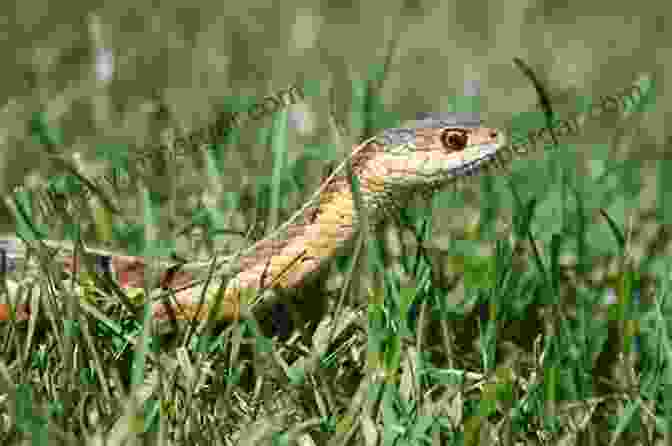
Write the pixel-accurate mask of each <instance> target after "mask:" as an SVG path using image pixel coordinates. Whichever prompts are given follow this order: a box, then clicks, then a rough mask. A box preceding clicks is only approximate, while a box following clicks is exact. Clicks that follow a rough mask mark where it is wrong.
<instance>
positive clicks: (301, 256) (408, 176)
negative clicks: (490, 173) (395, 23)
mask: <svg viewBox="0 0 672 446" xmlns="http://www.w3.org/2000/svg"><path fill="white" fill-rule="evenodd" d="M503 145H504V141H503V137H502V134H501V133H500V132H499V131H497V130H496V129H492V128H487V127H482V126H481V124H480V121H477V120H474V119H472V115H467V114H455V113H450V114H435V115H426V116H425V118H424V119H420V120H416V121H412V122H410V123H409V124H407V125H406V126H404V127H401V128H393V129H388V130H385V131H383V132H382V133H381V134H379V135H378V136H375V137H373V138H371V139H369V140H366V141H364V142H363V143H362V144H360V145H357V146H355V148H354V149H353V151H352V154H351V155H350V161H351V163H352V171H353V174H354V175H356V176H357V178H358V180H359V187H360V191H361V197H362V200H363V206H364V207H365V208H366V211H367V216H368V218H369V220H370V221H371V223H372V224H374V225H375V224H376V223H378V222H380V221H381V220H383V219H384V218H385V216H386V214H388V213H389V212H390V210H391V209H394V208H397V207H399V206H403V205H404V203H405V202H406V200H407V199H408V198H409V197H411V196H413V195H414V194H416V193H425V194H426V193H430V192H432V191H434V190H435V189H438V188H441V187H443V186H445V185H447V184H448V183H450V182H453V181H455V180H456V179H458V178H460V177H464V176H469V175H472V174H474V173H475V172H477V171H479V170H481V169H483V168H484V167H485V166H488V165H489V164H490V161H491V160H493V159H494V157H495V155H496V153H497V151H498V150H499V149H500V148H501V147H503ZM358 223H359V218H358V216H357V212H356V210H355V205H354V198H353V195H352V191H351V186H350V183H349V181H348V176H347V175H346V174H345V173H340V174H338V175H335V176H332V177H331V178H330V179H328V180H327V181H326V182H325V183H324V184H323V187H322V190H321V192H320V193H319V194H318V195H317V198H316V200H315V201H314V202H313V203H312V204H311V205H310V206H308V207H306V209H304V210H303V211H302V212H301V213H300V214H299V215H298V218H296V220H295V221H293V222H292V223H291V224H289V225H287V226H286V228H285V229H284V231H282V232H281V234H280V237H271V238H266V239H264V240H261V241H260V242H258V243H257V244H255V245H254V246H253V248H252V249H251V250H249V251H248V252H247V253H246V254H245V255H243V256H242V257H240V258H239V259H238V262H239V270H240V272H239V273H238V274H237V275H236V276H234V277H233V279H231V280H230V281H229V283H228V285H227V287H226V289H225V291H224V294H223V298H222V302H221V304H220V307H219V311H218V313H217V314H216V316H215V317H216V318H218V319H223V320H235V319H238V318H239V317H240V316H241V293H242V291H243V290H249V289H253V290H260V289H265V288H269V287H272V288H275V289H281V290H288V289H295V288H297V287H299V286H301V284H303V283H304V282H305V281H306V280H307V279H308V278H309V277H311V275H313V273H315V272H316V271H318V270H320V269H321V268H322V267H323V266H324V265H325V264H326V263H327V262H328V261H329V260H331V259H333V258H334V257H335V256H338V255H342V254H343V253H344V252H345V251H346V250H347V249H348V247H349V245H350V243H349V242H350V241H351V240H352V239H353V237H354V235H355V234H356V233H357V230H358ZM199 297H200V296H196V297H194V293H189V294H187V293H184V294H179V293H178V295H177V299H176V302H175V305H174V306H173V308H172V309H169V308H168V307H167V306H166V304H165V303H162V302H158V303H156V304H155V305H154V307H153V314H154V317H155V318H157V319H166V318H168V317H171V314H175V315H176V316H177V317H178V318H179V319H191V318H194V317H196V318H199V319H202V318H204V317H206V316H207V315H208V313H209V306H208V303H207V302H206V304H205V305H200V303H199V302H198V300H199V299H198V298H199Z"/></svg>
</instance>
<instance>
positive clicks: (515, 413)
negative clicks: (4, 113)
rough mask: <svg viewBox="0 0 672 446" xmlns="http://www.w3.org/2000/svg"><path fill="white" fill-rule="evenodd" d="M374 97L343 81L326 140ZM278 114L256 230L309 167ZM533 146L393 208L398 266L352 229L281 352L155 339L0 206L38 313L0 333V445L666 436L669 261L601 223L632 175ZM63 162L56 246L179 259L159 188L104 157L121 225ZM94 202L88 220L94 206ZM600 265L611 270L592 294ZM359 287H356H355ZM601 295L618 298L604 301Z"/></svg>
mask: <svg viewBox="0 0 672 446" xmlns="http://www.w3.org/2000/svg"><path fill="white" fill-rule="evenodd" d="M384 71H385V70H383V72H384ZM381 84H382V81H381V80H380V78H379V77H377V78H375V79H374V81H368V80H365V81H361V82H360V83H357V82H353V97H356V98H357V100H354V99H353V101H352V103H353V104H355V105H358V107H359V108H357V107H355V108H354V109H353V110H351V120H350V122H351V130H352V129H354V133H356V134H350V135H346V134H345V133H344V132H343V129H339V128H338V126H337V125H335V126H334V127H335V129H337V130H335V131H337V133H338V135H339V139H338V141H339V144H346V142H345V140H346V139H351V140H356V139H358V137H359V136H360V135H359V133H361V135H364V136H368V135H370V134H372V133H375V130H378V129H380V128H384V127H386V126H388V125H389V123H388V122H387V119H389V118H388V116H387V115H385V114H382V113H379V111H380V110H379V109H378V107H376V106H375V104H378V103H379V102H377V101H379V99H380V98H379V97H378V96H377V95H378V91H379V89H380V85H381ZM363 92H364V93H363ZM632 105H633V106H634V105H637V104H632ZM285 115H286V113H285V112H281V113H278V114H277V115H276V117H275V119H274V122H273V127H272V129H271V131H270V132H266V133H265V134H264V135H266V136H267V137H264V138H261V139H262V141H263V142H266V141H268V142H269V145H270V149H271V151H272V153H273V160H274V164H273V173H272V175H271V176H270V181H269V182H267V183H265V184H260V185H259V188H258V196H257V197H256V202H257V204H258V205H259V206H260V207H262V209H260V211H259V213H260V214H262V215H265V216H267V218H266V227H265V232H266V233H269V232H271V231H273V230H274V229H275V228H276V227H277V225H278V224H279V223H280V222H282V221H283V219H284V218H285V217H286V215H284V213H283V209H285V207H286V203H285V201H283V200H284V198H283V197H286V196H287V195H288V194H289V193H290V192H292V191H296V190H297V189H299V188H300V186H301V184H300V181H301V178H302V177H303V176H304V175H305V174H306V172H304V171H303V169H305V164H304V163H303V162H302V161H303V160H299V161H297V162H295V163H294V164H291V165H290V164H288V162H287V138H288V128H287V125H286V122H287V120H286V116H285ZM381 116H383V117H384V118H385V121H384V122H383V121H381V120H380V119H378V120H377V118H380V117H381ZM547 117H548V116H547ZM334 118H335V117H334ZM333 121H334V122H336V121H337V119H334V120H333ZM514 121H515V120H514ZM515 122H516V124H517V125H519V126H520V128H518V129H517V131H518V134H522V135H523V136H521V138H523V139H524V138H527V139H528V140H529V139H530V138H531V137H534V138H538V136H539V134H537V133H529V130H530V128H533V127H534V125H537V124H538V122H534V123H532V124H530V121H529V120H527V121H525V120H518V121H515ZM543 125H545V124H544V123H541V126H543ZM526 126H527V127H526ZM35 128H36V132H37V136H39V137H41V138H42V140H43V141H44V144H45V146H49V147H53V146H55V145H56V144H57V143H56V142H54V141H52V140H51V139H49V133H48V131H47V129H46V128H45V127H44V126H42V127H40V126H36V127H35ZM540 139H541V138H538V139H537V141H531V144H532V145H535V144H536V145H544V146H546V145H550V146H551V148H552V149H553V150H549V151H548V152H544V153H543V154H542V153H541V152H539V154H541V155H543V156H542V157H541V159H534V160H533V161H528V160H526V159H525V157H523V156H521V157H520V158H521V159H520V160H515V161H514V162H513V163H512V164H511V166H510V168H511V171H510V172H500V174H499V175H497V176H496V177H494V176H488V175H485V176H481V177H479V178H478V179H477V180H476V181H472V182H471V184H470V185H464V186H465V187H464V188H460V189H459V190H458V189H456V190H454V191H450V190H448V191H445V192H442V193H440V194H437V195H436V196H435V197H434V198H433V200H432V203H430V204H429V205H424V206H414V207H409V208H404V209H402V210H401V212H400V215H398V222H397V223H398V224H397V232H398V233H399V237H398V238H399V239H400V240H402V241H403V240H408V239H409V238H410V241H408V242H405V243H402V244H401V247H400V249H401V251H402V253H403V255H399V256H396V258H393V259H391V258H390V255H389V252H388V250H386V249H385V241H384V239H383V238H382V237H379V236H378V235H377V234H378V233H377V232H376V231H373V230H367V231H363V232H362V234H361V236H360V238H359V239H358V240H357V243H356V244H355V251H354V252H355V254H354V255H353V256H352V260H351V259H337V260H336V263H337V267H338V269H339V270H340V272H341V274H343V275H344V276H345V278H344V280H343V283H344V284H346V285H344V286H343V287H342V289H341V290H340V291H338V292H337V293H336V294H337V296H328V295H326V294H325V292H324V291H323V292H321V294H320V295H318V296H315V295H310V296H308V298H309V299H312V300H318V299H329V300H330V302H332V303H333V304H332V305H331V307H330V309H329V311H328V312H327V313H324V314H322V315H321V318H320V319H319V320H318V321H315V322H316V323H317V325H308V326H300V325H299V326H296V325H295V326H294V331H293V333H291V334H290V335H289V336H285V337H274V338H269V337H268V336H269V334H272V333H268V332H267V331H266V332H265V331H264V330H263V329H262V325H260V324H259V323H258V322H257V321H255V320H254V319H250V320H244V321H241V322H240V323H236V324H229V325H224V326H222V325H217V324H211V323H210V324H202V325H199V326H197V325H192V326H190V327H187V326H181V327H179V330H178V331H177V332H176V333H172V334H170V335H160V334H157V332H155V331H153V327H152V324H151V321H150V319H149V317H148V316H147V315H148V311H147V309H148V307H147V305H144V306H143V305H142V300H143V299H141V297H142V296H143V295H144V296H153V295H154V294H156V293H155V291H154V290H151V289H150V286H149V284H150V283H151V280H149V279H148V280H147V283H146V286H145V290H144V292H143V294H139V295H137V296H126V295H125V294H123V293H121V294H120V293H119V292H118V290H117V291H115V290H114V289H109V288H106V287H105V286H104V285H101V283H104V279H102V278H97V277H95V274H93V276H94V277H92V280H91V281H89V282H87V283H86V284H85V285H84V286H77V285H76V284H75V283H74V281H63V280H61V279H60V276H61V275H60V274H59V273H58V271H57V269H58V265H56V264H55V263H54V262H53V261H50V255H49V252H48V251H47V248H46V247H45V246H41V245H40V243H39V237H37V240H35V238H36V237H32V238H31V234H32V235H36V234H40V233H42V234H47V233H50V232H49V230H48V228H47V226H46V225H45V224H44V222H43V221H42V222H40V220H41V219H43V218H44V216H40V215H39V211H38V210H37V209H36V207H37V205H36V203H35V200H32V201H31V195H30V193H29V192H26V191H23V192H21V193H19V194H17V195H16V197H15V199H14V200H9V201H8V204H9V205H10V206H11V207H12V208H13V209H14V210H15V215H16V216H17V233H18V234H19V235H20V236H22V237H23V238H25V239H26V243H27V244H28V245H30V246H31V250H32V252H34V253H35V255H36V256H37V257H38V259H39V261H38V263H39V267H38V268H36V269H32V270H25V271H22V272H20V274H19V275H18V277H16V276H15V277H13V278H7V277H3V283H4V284H5V290H11V291H6V293H7V292H11V293H13V294H15V295H16V296H20V298H19V299H18V300H20V301H26V300H27V301H31V302H32V307H33V308H38V306H39V307H40V311H39V312H35V313H34V314H33V317H31V319H30V320H29V321H28V322H27V323H14V322H11V323H5V324H4V325H3V326H2V327H0V331H1V332H2V337H1V338H0V339H2V345H1V346H0V349H1V350H0V351H1V352H2V355H1V359H0V386H1V387H0V389H1V390H0V414H1V416H2V427H1V428H0V438H1V442H2V444H19V443H22V442H25V441H30V442H32V444H54V443H59V444H75V443H77V444H79V443H83V444H103V441H107V443H106V444H115V445H116V444H178V443H179V444H181V443H187V444H240V445H252V444H274V445H285V444H287V445H288V444H292V442H302V443H300V444H310V442H309V440H308V438H309V439H310V440H312V441H313V442H314V444H327V445H338V444H346V443H347V442H348V441H350V442H351V443H355V444H366V445H374V444H383V445H403V444H408V445H420V444H427V445H429V444H455V445H458V444H463V445H477V444H491V443H492V441H494V439H498V440H499V441H502V442H503V443H505V444H513V443H514V442H525V443H538V442H553V443H556V442H560V441H570V442H578V441H581V442H585V444H623V443H625V442H626V441H627V442H642V443H643V444H653V442H654V441H658V440H659V439H661V438H663V439H666V438H668V437H669V434H668V432H669V429H670V421H668V420H672V413H671V412H672V406H671V405H670V401H672V399H670V398H668V397H667V396H668V392H667V385H668V383H669V382H670V366H669V362H670V359H671V356H670V355H671V353H672V350H671V348H670V337H669V336H668V334H667V326H668V322H667V321H669V320H672V319H671V318H670V303H669V298H668V285H669V280H668V279H667V277H669V273H668V270H669V263H668V262H667V259H665V258H659V259H645V260H646V262H640V263H639V264H638V263H636V262H635V260H634V258H633V256H632V255H631V250H632V247H633V243H635V242H634V241H633V238H632V237H631V235H630V234H631V233H632V230H633V228H632V224H630V225H628V224H623V222H622V221H620V219H618V218H615V217H614V215H615V214H616V212H615V211H614V210H617V209H618V206H627V204H628V203H633V202H634V203H636V202H637V193H638V191H637V187H636V186H637V185H636V184H634V186H632V185H633V182H632V181H628V179H629V178H632V176H631V174H632V172H631V171H630V170H628V166H627V165H625V164H619V163H617V162H614V161H612V160H608V159H603V160H601V163H599V162H598V164H599V166H598V167H596V169H595V171H593V172H591V176H590V177H580V176H578V175H574V172H575V168H576V163H577V160H576V158H575V155H576V154H575V153H573V151H572V150H573V148H572V146H571V145H568V144H564V143H557V142H554V143H553V144H546V143H544V142H543V141H540ZM229 142H230V141H229ZM528 142H529V141H528ZM217 150H219V151H220V152H217ZM224 150H228V147H227V146H226V145H222V146H217V147H215V148H214V150H209V151H207V152H204V153H203V154H202V156H204V157H205V163H204V164H205V166H206V168H205V169H204V172H205V177H204V181H205V182H207V184H208V185H209V187H212V188H213V190H214V191H220V189H221V187H219V186H218V185H219V184H221V182H220V180H221V178H218V177H219V176H221V175H222V173H221V171H219V170H218V168H217V166H218V165H220V164H221V163H218V162H217V159H221V158H217V157H221V155H222V153H223V151H224ZM319 152H320V151H319V150H318V151H315V153H319ZM325 153H332V152H331V151H330V150H325ZM537 158H539V157H537ZM166 159H167V161H166V165H165V166H161V165H160V163H158V164H157V165H153V166H152V169H154V173H156V171H157V170H158V171H160V170H161V169H164V170H165V169H174V170H172V172H177V166H175V165H173V164H171V163H175V162H176V160H175V159H174V158H173V159H171V158H170V157H167V158H166ZM122 161H123V162H122ZM598 161H599V160H598ZM63 163H66V164H67V162H66V161H63ZM65 167H66V171H67V172H69V176H65V177H63V178H62V180H63V181H64V182H63V183H58V182H55V181H54V182H52V184H51V185H50V187H51V188H52V190H53V189H54V188H59V187H60V188H61V189H59V190H58V192H60V193H61V194H62V195H65V196H68V197H70V200H71V201H70V203H71V207H70V208H68V209H65V208H60V209H57V207H56V206H53V208H54V209H56V211H57V213H58V217H59V218H58V221H59V222H61V221H62V222H63V225H62V230H63V234H64V235H65V236H69V237H71V238H73V239H75V240H79V239H80V238H82V237H83V235H84V234H85V232H86V230H87V226H86V222H89V221H92V222H93V225H92V226H91V227H90V228H89V230H95V231H96V233H97V234H99V236H100V234H107V237H108V238H109V237H110V234H112V237H113V238H116V239H117V241H121V242H123V245H125V246H127V247H135V251H136V253H138V254H143V255H145V256H147V258H148V259H151V258H155V257H160V256H162V255H165V254H166V253H167V252H169V251H170V250H171V249H173V248H174V247H173V246H171V245H170V244H166V243H164V242H162V240H173V239H174V237H175V233H169V234H166V233H165V232H162V231H163V230H162V229H160V226H161V225H160V220H161V218H173V219H174V218H175V205H174V203H173V202H174V201H175V200H177V197H176V193H175V190H176V185H175V184H170V185H166V184H164V183H159V182H157V181H156V179H155V178H153V177H152V176H151V175H149V174H148V175H144V174H140V173H142V172H140V173H138V172H133V171H132V169H131V168H129V165H128V164H126V163H125V161H124V160H121V161H119V162H118V163H117V164H114V162H113V163H112V168H113V169H119V170H122V171H123V172H122V174H123V175H126V176H128V177H129V178H132V179H133V180H135V181H138V187H137V189H136V193H137V197H136V199H137V203H138V205H139V206H138V207H139V209H141V210H142V212H143V218H142V221H143V222H144V226H141V225H138V224H137V223H133V221H132V220H131V219H127V218H126V217H127V216H124V215H117V214H115V211H114V205H113V203H115V202H117V201H118V200H119V199H120V197H113V198H109V197H108V194H114V192H109V191H104V190H101V188H100V187H98V186H96V185H94V184H91V187H90V189H91V190H92V192H91V193H90V194H89V196H88V197H89V198H90V197H95V198H97V200H95V201H94V200H89V199H88V198H87V199H82V198H81V197H82V194H81V189H82V184H81V182H78V181H72V178H73V173H77V172H79V171H78V169H77V168H76V166H72V165H66V166H65ZM149 172H151V170H150V171H149ZM77 175H79V176H81V177H84V174H83V173H81V172H79V173H77ZM172 178H175V176H173V177H172ZM352 179H353V181H352V184H353V191H354V195H355V198H356V203H358V204H357V210H358V212H359V213H360V214H359V215H360V216H362V218H363V219H364V225H365V226H366V224H367V223H366V209H363V207H362V206H361V200H359V199H358V198H357V196H358V186H357V182H356V179H354V178H352ZM59 181H60V180H59ZM635 183H636V182H635ZM531 185H533V186H532V187H531ZM166 186H169V187H166ZM467 186H468V187H467ZM629 186H632V187H630V188H628V187H629ZM77 189H78V190H79V191H80V193H79V195H78V194H77ZM469 189H480V197H481V200H480V202H481V203H482V206H481V210H480V215H479V218H478V220H477V224H475V225H474V226H473V227H470V228H464V232H463V233H462V234H455V235H454V238H453V239H452V240H451V242H450V243H448V244H445V243H439V242H436V241H433V240H432V221H433V220H432V215H433V213H434V211H435V210H436V209H437V208H441V207H450V208H454V209H456V211H455V212H459V210H460V209H462V208H463V205H464V201H463V199H462V193H463V190H469ZM633 189H634V193H633ZM164 190H168V191H170V192H168V193H163V192H162V191H164ZM216 193H219V192H216ZM77 197H80V198H77ZM91 202H94V203H98V204H97V206H98V207H97V208H95V209H93V210H91V208H90V203H91ZM237 202H240V199H239V197H232V200H230V202H229V203H226V202H224V200H221V201H219V202H218V203H217V207H211V206H201V207H200V208H199V209H197V210H195V211H194V214H193V220H192V221H191V224H194V225H200V226H203V227H204V228H205V235H206V239H207V238H214V237H217V236H218V235H219V234H221V233H222V232H223V231H224V230H225V228H224V226H225V225H224V224H223V219H222V217H221V215H222V213H223V212H224V211H225V210H226V207H227V206H228V205H231V204H232V203H237ZM171 203H173V204H171ZM265 203H267V204H268V205H267V207H266V208H263V207H264V204H265ZM506 209H510V210H511V212H510V213H511V221H510V223H509V224H508V225H507V227H506V229H505V230H503V231H502V230H500V229H497V226H496V223H497V222H498V221H501V220H502V219H504V217H503V216H504V214H506V212H504V211H505V210H506ZM166 212H167V213H166ZM595 215H597V216H598V218H595ZM51 218H52V219H54V217H53V215H52V216H51ZM54 220H55V219H54ZM626 223H627V222H626ZM174 231H176V232H177V231H178V229H174ZM484 248H485V250H486V252H487V254H483V252H482V251H483V249H484ZM605 257H608V258H611V259H612V260H613V264H614V265H616V267H615V268H614V269H613V271H611V272H610V274H604V273H602V276H603V277H604V280H602V281H601V282H596V281H592V282H591V281H590V280H589V278H588V277H589V276H590V273H595V272H596V271H599V270H601V269H603V267H602V265H601V263H600V262H599V259H601V258H605ZM568 259H569V260H568ZM392 261H395V262H396V263H398V268H396V269H395V268H393V267H392V266H391V263H393V262H392ZM89 269H90V270H93V268H92V267H91V268H89ZM155 269H156V268H155ZM367 277H371V279H370V280H369V282H368V283H370V284H371V285H370V286H369V287H368V289H367V288H365V287H362V286H357V283H360V284H361V283H367V282H366V280H365V278H367ZM101 280H102V281H103V282H101ZM10 283H11V284H10ZM210 286H211V287H215V288H216V287H218V286H219V284H217V283H215V282H214V281H213V283H212V284H211V285H210ZM605 292H611V293H613V294H614V295H615V296H616V304H612V305H604V296H605ZM5 295H7V294H5ZM456 296H461V298H459V299H456V298H455V297H456ZM145 301H147V302H148V301H149V299H145ZM38 302H39V305H38ZM57 302H63V303H65V305H59V304H57ZM143 310H144V312H143ZM290 311H292V310H291V309H290ZM293 319H294V320H300V319H301V315H298V316H297V315H294V318H293ZM103 439H105V440H103Z"/></svg>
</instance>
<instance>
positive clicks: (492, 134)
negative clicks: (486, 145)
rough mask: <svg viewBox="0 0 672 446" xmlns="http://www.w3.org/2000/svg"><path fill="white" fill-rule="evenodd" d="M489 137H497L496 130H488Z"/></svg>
mask: <svg viewBox="0 0 672 446" xmlns="http://www.w3.org/2000/svg"><path fill="white" fill-rule="evenodd" d="M490 138H497V130H490Z"/></svg>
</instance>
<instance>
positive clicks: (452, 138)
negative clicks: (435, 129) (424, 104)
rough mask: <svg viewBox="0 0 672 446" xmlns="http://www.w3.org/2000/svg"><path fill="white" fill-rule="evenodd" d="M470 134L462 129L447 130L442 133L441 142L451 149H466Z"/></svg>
mask: <svg viewBox="0 0 672 446" xmlns="http://www.w3.org/2000/svg"><path fill="white" fill-rule="evenodd" d="M467 140H468V135H467V133H466V132H464V131H461V130H446V131H444V132H443V134H442V135H441V142H442V143H443V145H444V146H446V148H448V149H450V150H460V151H461V150H464V148H465V146H466V145H467Z"/></svg>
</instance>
